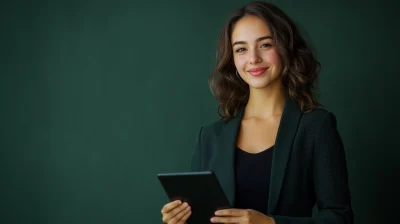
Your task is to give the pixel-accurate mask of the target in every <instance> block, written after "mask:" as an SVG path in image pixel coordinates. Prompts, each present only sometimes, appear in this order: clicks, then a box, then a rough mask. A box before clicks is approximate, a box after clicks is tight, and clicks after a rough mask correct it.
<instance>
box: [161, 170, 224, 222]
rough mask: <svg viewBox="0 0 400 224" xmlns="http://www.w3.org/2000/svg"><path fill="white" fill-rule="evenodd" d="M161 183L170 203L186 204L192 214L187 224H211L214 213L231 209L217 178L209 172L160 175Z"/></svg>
mask: <svg viewBox="0 0 400 224" xmlns="http://www.w3.org/2000/svg"><path fill="white" fill-rule="evenodd" d="M158 179H159V181H160V182H161V184H162V186H163V188H164V190H165V192H166V193H167V195H168V198H169V200H170V201H175V200H181V201H182V202H187V203H188V204H189V205H190V207H191V210H192V214H191V215H190V217H189V219H188V220H187V223H188V224H206V223H211V222H210V219H211V217H213V216H214V212H215V211H216V210H219V209H225V208H231V205H230V203H229V201H228V198H227V197H226V195H225V193H224V191H223V190H222V188H221V185H220V184H219V182H218V179H217V177H216V176H215V174H214V173H213V172H211V171H204V172H187V173H160V174H158Z"/></svg>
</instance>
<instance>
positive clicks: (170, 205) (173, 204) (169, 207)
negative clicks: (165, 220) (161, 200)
mask: <svg viewBox="0 0 400 224" xmlns="http://www.w3.org/2000/svg"><path fill="white" fill-rule="evenodd" d="M181 203H182V202H181V201H180V200H176V201H173V202H170V203H168V204H166V205H164V207H163V208H162V209H161V214H163V213H168V212H170V211H171V210H172V209H174V208H176V207H177V206H178V205H180V204H181Z"/></svg>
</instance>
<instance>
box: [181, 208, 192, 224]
mask: <svg viewBox="0 0 400 224" xmlns="http://www.w3.org/2000/svg"><path fill="white" fill-rule="evenodd" d="M191 214H192V211H191V210H190V209H189V211H188V212H187V213H186V214H185V215H184V216H182V218H181V220H179V224H181V223H182V224H186V221H187V220H188V218H189V217H190V215H191Z"/></svg>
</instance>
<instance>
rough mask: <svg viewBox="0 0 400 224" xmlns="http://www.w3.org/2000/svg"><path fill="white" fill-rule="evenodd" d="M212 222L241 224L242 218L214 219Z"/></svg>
mask: <svg viewBox="0 0 400 224" xmlns="http://www.w3.org/2000/svg"><path fill="white" fill-rule="evenodd" d="M210 221H211V222H212V223H240V221H241V217H233V216H229V217H212V218H211V219H210Z"/></svg>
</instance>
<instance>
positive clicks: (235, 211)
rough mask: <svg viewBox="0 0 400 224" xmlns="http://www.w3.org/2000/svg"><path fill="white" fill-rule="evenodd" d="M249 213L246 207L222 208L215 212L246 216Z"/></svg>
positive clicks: (219, 214)
mask: <svg viewBox="0 0 400 224" xmlns="http://www.w3.org/2000/svg"><path fill="white" fill-rule="evenodd" d="M247 213H248V211H247V210H245V209H235V208H231V209H222V210H218V211H216V212H215V215H216V216H244V215H246V214H247Z"/></svg>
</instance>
